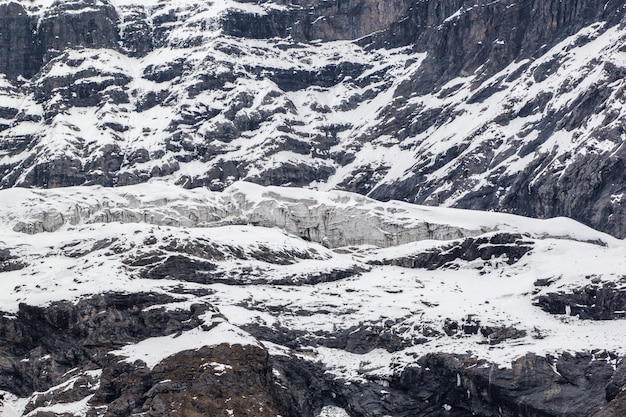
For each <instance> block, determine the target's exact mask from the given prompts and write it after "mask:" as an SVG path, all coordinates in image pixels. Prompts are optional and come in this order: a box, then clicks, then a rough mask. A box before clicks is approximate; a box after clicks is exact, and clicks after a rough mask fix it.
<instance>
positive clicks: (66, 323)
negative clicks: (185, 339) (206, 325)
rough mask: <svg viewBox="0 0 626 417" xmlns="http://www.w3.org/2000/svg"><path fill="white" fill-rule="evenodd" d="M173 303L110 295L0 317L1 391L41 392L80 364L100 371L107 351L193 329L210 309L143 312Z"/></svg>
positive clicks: (150, 297)
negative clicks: (146, 339)
mask: <svg viewBox="0 0 626 417" xmlns="http://www.w3.org/2000/svg"><path fill="white" fill-rule="evenodd" d="M171 301H173V300H172V298H171V297H169V296H164V295H158V294H116V293H113V294H104V295H98V296H94V297H92V298H86V299H82V300H80V301H79V302H78V303H77V304H73V303H71V302H60V303H57V304H54V305H52V306H50V307H48V308H41V307H34V306H29V305H25V304H24V305H21V306H20V310H19V311H18V312H17V314H16V315H15V316H14V317H13V316H4V317H2V318H0V329H1V331H0V337H1V338H2V347H1V348H0V349H1V350H2V358H3V359H2V363H1V364H0V389H3V390H8V391H10V392H13V393H15V394H17V395H24V394H30V393H32V392H33V391H35V390H37V391H45V390H47V389H48V388H50V387H51V386H54V385H57V384H59V383H60V382H61V381H62V380H63V377H64V376H66V374H67V373H68V372H69V371H70V370H72V369H74V368H75V367H76V366H78V365H80V367H81V369H83V370H89V369H97V368H99V367H101V366H102V363H103V361H104V357H105V356H106V354H107V352H108V351H109V350H113V349H115V348H117V347H121V346H123V345H124V344H126V343H129V342H133V341H138V340H141V339H144V338H147V337H153V336H159V335H167V334H172V333H176V332H179V331H182V330H187V329H190V328H192V327H195V326H197V325H198V324H199V321H198V316H199V315H200V314H202V313H203V312H205V311H206V310H207V309H208V308H209V307H208V306H203V305H198V306H195V307H193V308H192V309H191V311H167V310H166V309H165V308H160V309H159V308H155V309H151V310H144V308H146V307H149V306H153V305H159V304H164V303H168V302H171ZM50 355H53V357H51V356H50Z"/></svg>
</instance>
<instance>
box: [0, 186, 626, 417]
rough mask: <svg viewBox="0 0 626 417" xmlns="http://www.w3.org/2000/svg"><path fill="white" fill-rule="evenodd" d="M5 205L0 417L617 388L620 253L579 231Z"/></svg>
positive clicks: (175, 191) (145, 203)
mask: <svg viewBox="0 0 626 417" xmlns="http://www.w3.org/2000/svg"><path fill="white" fill-rule="evenodd" d="M0 197H2V199H3V201H11V202H13V203H12V205H4V208H3V209H2V211H1V212H0V218H2V224H3V234H2V236H3V239H2V240H3V244H4V245H5V249H4V251H3V252H2V254H1V255H2V263H0V271H2V272H1V273H0V274H1V276H2V288H3V290H2V297H1V298H0V309H1V310H2V311H3V312H4V313H3V318H2V319H1V320H0V326H1V327H0V328H1V329H2V332H1V333H0V334H1V335H2V336H1V337H2V341H3V343H2V357H3V362H2V363H0V389H3V390H5V391H8V392H10V393H11V394H12V395H17V396H18V397H19V398H14V397H12V396H11V395H9V394H8V393H7V394H6V395H5V401H4V405H3V407H4V408H3V409H2V415H11V414H7V413H10V411H9V410H10V409H14V410H16V411H14V412H15V413H16V414H15V415H22V414H23V413H24V414H25V413H30V414H28V415H37V416H44V415H50V414H45V413H46V412H48V413H52V414H51V415H74V416H76V415H111V416H113V415H115V416H117V415H120V416H121V415H135V414H136V413H147V414H148V415H172V414H171V413H172V412H174V410H181V411H180V412H181V413H182V414H181V415H194V414H188V413H191V411H189V410H192V409H194V410H196V411H195V412H198V413H214V414H220V413H224V414H225V415H226V414H228V412H227V411H226V410H231V411H232V410H234V411H232V412H234V413H235V414H241V415H250V416H253V415H254V416H258V415H276V414H280V415H284V416H291V415H307V416H309V415H314V416H317V415H324V413H330V412H333V413H339V414H337V415H342V414H341V412H340V411H337V409H336V408H328V407H331V406H332V407H340V408H341V409H344V410H346V411H347V412H349V413H350V415H367V416H369V415H377V414H376V413H383V414H389V415H405V414H406V413H408V412H412V413H414V414H416V415H420V416H421V415H424V416H426V415H463V416H464V415H471V414H472V413H476V414H478V415H485V416H487V415H489V416H490V415H498V413H499V412H501V413H504V414H502V415H515V414H516V413H518V412H519V410H521V409H524V410H527V411H525V412H524V413H526V414H523V415H533V416H534V415H564V414H563V413H568V414H566V415H571V416H587V415H590V414H591V413H592V412H595V411H597V410H598V409H599V408H600V407H602V406H605V405H607V404H608V402H609V401H610V400H612V399H613V398H614V397H615V396H616V395H617V394H618V393H619V391H620V390H621V387H622V386H623V381H622V380H621V379H620V378H622V377H621V375H622V373H623V370H624V368H623V365H622V359H621V358H622V357H623V355H624V347H623V343H622V342H623V340H624V337H626V335H625V334H624V326H622V323H621V319H623V318H624V310H626V298H624V284H625V282H624V276H623V274H622V271H623V270H624V267H625V265H624V263H625V262H626V258H625V257H624V253H626V247H625V246H624V242H623V241H620V240H617V239H615V238H612V237H610V236H608V235H606V234H603V233H599V232H596V231H593V230H592V229H588V228H587V227H585V226H583V225H580V224H577V223H576V222H573V221H571V220H567V219H554V220H532V219H525V218H520V217H517V216H513V215H505V214H497V213H483V212H470V211H463V210H452V209H442V208H431V207H423V206H414V205H409V204H405V203H399V202H389V203H380V202H377V201H375V200H370V199H366V198H364V197H361V196H358V195H353V194H349V193H341V192H335V193H322V192H312V191H310V192H303V191H302V190H297V189H287V188H278V187H271V188H264V187H260V186H257V185H254V184H246V183H237V184H234V185H233V186H231V187H229V188H228V189H227V190H226V191H224V192H222V193H219V192H209V191H206V190H201V189H198V190H182V189H180V188H178V187H175V186H171V185H166V184H157V183H152V184H150V185H149V186H148V187H146V186H142V187H137V186H131V187H120V188H117V189H106V188H96V189H93V188H89V187H87V188H85V187H75V188H67V189H62V190H39V191H30V190H21V189H10V190H3V191H2V192H0ZM42 202H43V203H42ZM355 219H358V223H353V226H352V227H351V226H350V224H351V222H354V221H355ZM436 219H438V220H439V222H440V223H437V222H436V221H435V220H436ZM312 230H317V231H319V233H317V234H316V233H311V231H312ZM336 230H341V231H342V232H343V236H342V239H343V240H342V241H341V242H340V241H339V240H338V238H337V237H336V235H334V234H333V231H336ZM23 231H29V232H31V233H33V234H30V235H26V234H24V233H23ZM294 233H297V234H294ZM381 233H382V235H385V236H386V239H384V240H383V239H381ZM298 235H299V236H298ZM303 237H304V238H306V239H303ZM316 241H317V242H316ZM319 242H321V243H324V245H322V244H320V243H319ZM346 244H347V245H346ZM327 246H328V247H335V249H330V248H328V247H327ZM599 259H602V262H601V263H599V261H598V260H599ZM27 277H28V279H25V278H27ZM528 352H532V354H531V353H528ZM539 355H540V356H539ZM583 374H584V375H583ZM246 375H247V376H246ZM18 376H19V377H18ZM188 378H192V380H193V381H194V382H193V383H192V382H188V381H190V380H189V379H188ZM186 381H187V382H186ZM247 381H252V382H250V383H248V382H247ZM426 381H428V382H426ZM242 384H243V385H242ZM605 387H606V388H605ZM484 390H487V391H484ZM331 394H332V395H331ZM246 396H250V398H249V399H245V398H246ZM235 397H237V398H239V400H237V402H233V403H229V400H227V399H228V398H233V400H234V398H235ZM12 398H14V399H12ZM198 398H200V399H198ZM159 404H160V405H159ZM253 406H254V408H252V409H251V408H250V407H253ZM259 406H260V407H261V408H262V409H263V410H259ZM574 406H576V407H577V408H576V411H571V410H572V409H571V408H570V407H574ZM324 407H326V408H324ZM498 409H500V410H504V411H498ZM168 410H169V411H168ZM184 410H188V411H184ZM323 410H325V411H323ZM333 410H334V411H333ZM568 410H569V411H568ZM63 413H66V414H63ZM164 413H165V414H164ZM264 413H267V414H264ZM320 413H321V414H320ZM174 414H175V413H174Z"/></svg>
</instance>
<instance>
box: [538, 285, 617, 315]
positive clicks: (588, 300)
mask: <svg viewBox="0 0 626 417" xmlns="http://www.w3.org/2000/svg"><path fill="white" fill-rule="evenodd" d="M589 278H592V277H589ZM593 281H596V283H592V284H589V285H587V286H584V287H582V288H574V289H572V290H571V292H566V291H559V292H556V293H548V294H544V295H541V296H539V297H538V298H537V300H536V303H537V305H538V306H539V307H541V309H542V310H544V311H547V312H548V313H551V314H567V315H570V316H578V317H579V318H581V319H583V320H613V319H618V318H625V317H626V291H625V289H624V288H623V280H622V282H618V283H613V282H610V283H598V282H599V280H598V279H597V278H593V279H592V282H593Z"/></svg>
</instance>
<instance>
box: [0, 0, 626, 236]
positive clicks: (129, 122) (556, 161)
mask: <svg viewBox="0 0 626 417" xmlns="http://www.w3.org/2000/svg"><path fill="white" fill-rule="evenodd" d="M0 16H1V17H0V19H1V21H2V22H3V23H2V25H3V27H4V29H2V32H1V33H2V34H1V35H0V56H2V58H0V61H1V62H0V72H3V73H4V74H5V77H4V78H3V79H2V80H1V88H0V97H1V99H0V100H1V101H0V108H1V109H0V110H1V111H0V116H1V118H2V121H1V123H0V126H1V128H2V132H1V133H0V134H1V136H0V137H1V138H2V140H1V143H0V184H1V185H0V186H2V187H3V188H7V187H13V186H36V187H44V188H48V187H50V188H52V187H59V186H71V185H83V184H100V185H104V186H113V185H130V184H136V183H142V182H145V181H147V180H148V179H149V178H153V177H165V178H168V179H169V180H171V181H172V182H174V183H176V184H179V185H181V186H184V187H187V188H193V187H198V186H207V187H210V188H211V189H212V190H221V189H223V188H224V187H226V186H228V185H229V184H231V183H232V182H234V181H237V180H240V179H245V180H248V181H253V182H256V183H259V184H262V185H292V186H304V187H309V188H318V189H320V190H329V189H343V190H348V191H355V192H358V193H361V194H366V195H369V196H371V197H374V198H376V199H381V200H387V199H398V200H404V201H409V202H415V203H422V204H429V205H444V206H452V207H461V208H473V209H482V210H498V211H507V212H513V213H518V214H523V215H528V216H532V217H554V216H568V217H572V218H575V219H577V220H579V221H582V222H583V223H585V224H588V225H591V226H593V227H595V228H598V229H601V230H603V231H606V232H608V233H611V234H613V235H614V236H618V237H624V236H626V228H625V226H624V224H626V223H625V222H624V216H625V212H624V209H623V206H622V196H623V193H624V185H623V184H624V180H625V178H624V172H626V170H625V169H624V153H623V151H624V148H623V146H622V143H623V140H624V128H623V125H624V115H623V114H622V112H623V82H624V81H623V78H624V77H623V74H624V73H625V72H624V71H625V68H626V64H625V62H626V61H625V59H626V58H625V56H626V55H625V54H626V52H624V51H623V49H624V46H623V45H624V42H625V39H624V33H625V32H624V29H623V27H622V26H623V20H624V16H625V10H624V5H623V2H621V1H617V0H611V1H604V2H600V1H596V2H580V1H574V0H568V1H561V0H549V1H542V2H539V1H533V0H524V1H513V0H502V1H462V0H446V1H445V2H444V1H434V0H418V1H407V0H385V1H373V0H360V1H356V0H349V1H330V2H328V1H322V2H292V3H288V2H283V3H281V2H257V3H250V2H236V1H230V0H228V1H226V0H220V1H213V2H201V1H194V0H184V1H182V0H181V1H156V0H154V1H142V2H139V1H133V0H119V1H110V2H108V1H104V0H72V1H62V2H56V3H55V2H52V1H44V0H36V1H21V2H15V1H13V2H6V1H3V2H2V3H1V4H0Z"/></svg>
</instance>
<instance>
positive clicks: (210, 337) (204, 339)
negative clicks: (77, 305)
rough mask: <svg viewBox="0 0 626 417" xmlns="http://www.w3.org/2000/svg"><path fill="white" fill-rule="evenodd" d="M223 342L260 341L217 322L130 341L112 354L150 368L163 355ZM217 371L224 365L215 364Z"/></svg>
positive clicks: (231, 343) (252, 343) (222, 369)
mask: <svg viewBox="0 0 626 417" xmlns="http://www.w3.org/2000/svg"><path fill="white" fill-rule="evenodd" d="M222 343H226V344H229V345H258V342H257V341H256V339H254V338H253V337H252V336H250V335H249V334H247V333H246V332H244V331H243V330H241V329H240V328H238V327H235V326H233V325H231V324H228V323H218V324H217V325H216V326H215V327H213V328H212V329H211V330H209V331H204V330H202V329H200V328H195V329H192V330H189V331H186V332H184V333H182V334H181V335H175V336H163V337H152V338H149V339H145V340H142V341H141V342H139V343H137V344H134V345H128V346H125V347H123V348H122V349H120V350H115V351H112V352H111V354H113V355H118V356H122V357H126V359H125V360H126V361H128V362H134V361H136V360H142V361H144V362H145V363H146V365H147V366H148V367H149V368H154V366H155V365H157V364H158V363H159V362H161V361H162V360H163V359H165V358H167V357H168V356H171V355H173V354H175V353H178V352H181V351H183V350H189V349H199V348H201V347H203V346H217V345H220V344H222ZM214 369H216V372H222V371H224V369H225V368H224V366H221V367H220V366H214Z"/></svg>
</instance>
